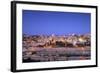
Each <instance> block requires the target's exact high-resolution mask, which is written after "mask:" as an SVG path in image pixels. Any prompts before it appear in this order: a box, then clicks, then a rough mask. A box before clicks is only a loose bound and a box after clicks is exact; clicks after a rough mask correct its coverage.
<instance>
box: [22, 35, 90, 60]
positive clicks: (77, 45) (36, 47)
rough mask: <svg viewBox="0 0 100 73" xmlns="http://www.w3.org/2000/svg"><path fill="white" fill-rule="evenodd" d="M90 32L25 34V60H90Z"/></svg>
mask: <svg viewBox="0 0 100 73" xmlns="http://www.w3.org/2000/svg"><path fill="white" fill-rule="evenodd" d="M90 45H91V39H90V34H84V35H75V34H72V35H61V36H59V35H54V34H52V35H48V36H47V35H32V36H27V35H25V34H24V35H23V62H46V61H69V60H88V59H90V57H91V49H90V48H91V47H90Z"/></svg>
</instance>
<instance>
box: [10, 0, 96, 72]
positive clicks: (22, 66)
mask: <svg viewBox="0 0 100 73" xmlns="http://www.w3.org/2000/svg"><path fill="white" fill-rule="evenodd" d="M84 67H97V6H88V5H73V4H56V3H42V2H24V1H12V2H11V71H12V72H20V71H39V70H53V69H69V68H84Z"/></svg>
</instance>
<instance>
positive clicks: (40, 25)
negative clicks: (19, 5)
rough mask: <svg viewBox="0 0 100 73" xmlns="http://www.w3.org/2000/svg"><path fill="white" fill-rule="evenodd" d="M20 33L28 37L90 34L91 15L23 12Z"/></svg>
mask: <svg viewBox="0 0 100 73" xmlns="http://www.w3.org/2000/svg"><path fill="white" fill-rule="evenodd" d="M22 14H23V16H22V31H23V34H28V35H39V34H45V35H51V34H56V35H65V34H66V35H67V34H72V33H75V34H85V33H90V32H91V14H90V13H75V12H50V11H34V10H23V12H22Z"/></svg>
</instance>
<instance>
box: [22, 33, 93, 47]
mask: <svg viewBox="0 0 100 73" xmlns="http://www.w3.org/2000/svg"><path fill="white" fill-rule="evenodd" d="M23 45H24V46H25V45H26V46H32V47H42V48H55V47H84V46H90V45H91V38H90V35H89V34H85V35H75V34H72V35H62V36H57V35H54V34H52V35H50V36H46V35H32V36H23Z"/></svg>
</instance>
